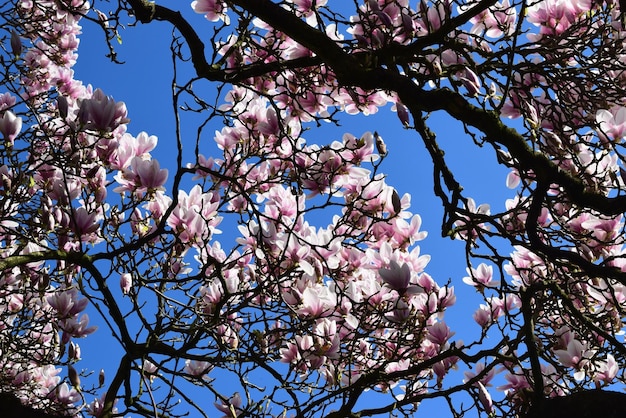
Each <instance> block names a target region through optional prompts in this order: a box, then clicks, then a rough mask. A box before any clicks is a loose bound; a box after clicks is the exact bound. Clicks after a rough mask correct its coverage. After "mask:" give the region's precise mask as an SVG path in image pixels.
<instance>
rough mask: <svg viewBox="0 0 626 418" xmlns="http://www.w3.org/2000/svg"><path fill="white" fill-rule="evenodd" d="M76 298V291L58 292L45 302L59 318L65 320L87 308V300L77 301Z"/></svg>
mask: <svg viewBox="0 0 626 418" xmlns="http://www.w3.org/2000/svg"><path fill="white" fill-rule="evenodd" d="M78 298H79V295H78V291H77V290H76V289H71V290H66V291H61V290H59V291H56V292H55V293H53V294H52V295H50V296H48V297H47V299H46V301H47V302H48V304H49V305H50V306H52V308H54V310H56V311H57V316H58V317H59V318H66V317H69V316H74V315H77V314H79V313H80V312H82V311H83V310H85V308H86V307H87V304H88V303H89V300H88V299H86V298H83V299H80V300H79V299H78Z"/></svg>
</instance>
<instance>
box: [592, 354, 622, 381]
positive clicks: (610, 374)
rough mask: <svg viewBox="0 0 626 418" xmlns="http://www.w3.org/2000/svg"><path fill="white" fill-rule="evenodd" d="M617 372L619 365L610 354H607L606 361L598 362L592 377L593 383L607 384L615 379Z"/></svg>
mask: <svg viewBox="0 0 626 418" xmlns="http://www.w3.org/2000/svg"><path fill="white" fill-rule="evenodd" d="M618 372H619V365H618V364H617V362H616V361H615V357H613V355H612V354H607V356H606V361H603V362H600V364H599V365H598V367H597V372H596V374H595V376H594V377H593V380H594V381H595V382H603V383H605V384H609V383H611V382H612V381H613V379H615V376H617V373H618Z"/></svg>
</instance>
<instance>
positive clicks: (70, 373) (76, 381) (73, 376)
mask: <svg viewBox="0 0 626 418" xmlns="http://www.w3.org/2000/svg"><path fill="white" fill-rule="evenodd" d="M67 377H68V378H69V379H70V383H71V384H72V386H74V388H75V389H76V390H80V376H79V375H78V372H77V371H76V369H75V368H74V366H72V365H71V364H70V365H68V366H67Z"/></svg>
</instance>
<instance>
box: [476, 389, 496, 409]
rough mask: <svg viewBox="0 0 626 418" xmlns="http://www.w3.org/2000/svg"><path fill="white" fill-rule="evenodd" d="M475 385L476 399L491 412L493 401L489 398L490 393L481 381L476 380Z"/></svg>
mask: <svg viewBox="0 0 626 418" xmlns="http://www.w3.org/2000/svg"><path fill="white" fill-rule="evenodd" d="M476 386H477V387H478V400H479V401H480V403H481V405H482V406H483V408H485V411H487V413H489V414H490V413H491V412H493V401H492V400H491V395H490V394H489V392H488V391H487V389H486V388H485V386H484V385H483V384H482V383H481V382H476Z"/></svg>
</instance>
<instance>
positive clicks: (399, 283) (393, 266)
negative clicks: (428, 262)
mask: <svg viewBox="0 0 626 418" xmlns="http://www.w3.org/2000/svg"><path fill="white" fill-rule="evenodd" d="M378 274H379V275H380V277H381V279H383V282H385V284H386V285H387V286H389V287H390V288H392V289H394V290H396V291H397V292H398V293H401V294H404V293H405V292H406V291H407V289H408V288H409V284H410V282H411V268H410V267H409V266H408V264H406V263H402V265H399V264H398V263H397V262H396V261H394V260H391V261H390V262H389V268H388V269H385V268H380V269H378Z"/></svg>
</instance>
